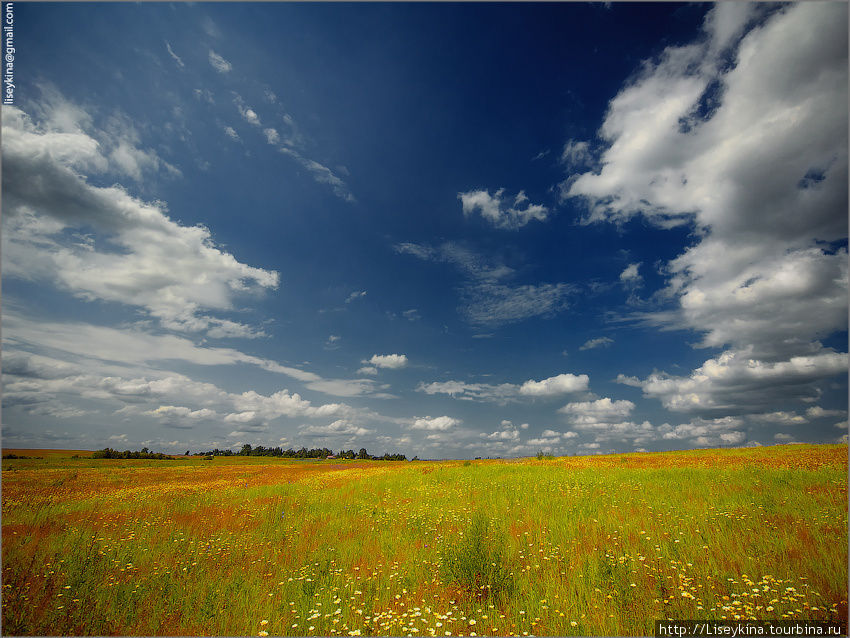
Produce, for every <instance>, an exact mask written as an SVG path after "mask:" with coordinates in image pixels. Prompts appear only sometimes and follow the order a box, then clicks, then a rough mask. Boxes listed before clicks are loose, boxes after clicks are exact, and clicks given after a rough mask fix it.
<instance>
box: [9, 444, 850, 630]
mask: <svg viewBox="0 0 850 638" xmlns="http://www.w3.org/2000/svg"><path fill="white" fill-rule="evenodd" d="M2 514H3V521H2V522H3V630H4V633H5V634H17V635H20V634H30V635H56V634H63V635H68V634H73V635H80V634H87V635H107V634H135V635H162V634H172V635H173V634H181V635H191V634H205V635H255V634H257V633H259V632H261V631H265V632H268V633H269V634H270V635H276V634H281V635H308V634H312V635H349V634H351V633H354V634H355V635H356V632H360V633H361V634H363V635H367V634H372V635H375V634H380V635H408V634H410V635H440V636H442V635H445V633H446V632H450V633H451V634H453V635H461V634H462V635H470V634H472V633H476V634H478V635H494V634H497V635H508V634H511V635H523V634H529V635H530V634H535V635H646V634H649V633H651V632H652V631H653V621H654V619H656V618H679V619H681V618H717V619H720V618H723V617H726V618H728V619H732V618H734V617H735V616H736V615H737V616H739V617H740V618H759V619H767V618H783V617H785V618H794V619H823V620H828V619H830V620H835V619H846V613H847V585H846V583H847V447H846V446H781V447H775V448H763V449H757V450H722V451H721V450H706V451H694V452H687V453H669V454H643V455H641V454H634V455H619V456H610V457H574V458H557V459H548V458H540V459H525V460H522V461H519V462H511V461H473V462H457V461H454V462H451V461H449V462H418V463H393V462H388V463H387V462H343V463H340V462H334V461H328V462H303V461H290V460H279V459H262V458H238V459H237V458H231V459H221V458H216V459H215V460H213V461H211V462H210V461H204V460H202V459H201V458H197V459H180V460H175V461H173V462H169V463H168V464H167V466H164V465H163V464H162V463H161V462H157V461H143V460H138V461H113V460H101V461H92V460H89V459H68V458H65V459H63V458H45V459H41V460H37V459H23V460H21V459H17V460H8V461H3V510H2ZM482 588H483V589H482ZM683 594H684V595H683ZM798 610H799V611H798ZM263 620H266V621H268V622H267V623H265V624H263V623H262V621H263ZM311 627H312V629H311Z"/></svg>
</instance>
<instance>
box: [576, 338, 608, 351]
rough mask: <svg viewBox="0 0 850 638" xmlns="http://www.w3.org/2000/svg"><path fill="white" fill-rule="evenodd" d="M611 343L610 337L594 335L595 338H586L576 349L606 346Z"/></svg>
mask: <svg viewBox="0 0 850 638" xmlns="http://www.w3.org/2000/svg"><path fill="white" fill-rule="evenodd" d="M612 343H614V340H613V339H612V338H611V337H596V338H595V339H588V340H587V341H585V342H584V343H583V344H582V345H580V346H579V348H578V349H579V350H593V349H594V348H607V347H608V346H610V345H611V344H612Z"/></svg>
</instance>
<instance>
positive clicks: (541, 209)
mask: <svg viewBox="0 0 850 638" xmlns="http://www.w3.org/2000/svg"><path fill="white" fill-rule="evenodd" d="M504 192H505V189H504V188H500V189H498V190H497V191H496V192H495V193H494V194H493V195H490V191H489V190H476V191H468V192H466V193H458V199H460V201H461V206H462V208H463V214H464V215H465V216H467V217H468V216H469V215H472V214H473V213H475V212H478V213H480V215H481V216H482V217H483V218H484V219H486V220H487V221H488V222H490V223H491V224H492V225H493V226H495V227H496V228H503V229H506V230H517V229H519V228H522V227H523V226H525V225H526V224H528V222H530V221H531V220H537V221H546V218H547V217H548V216H549V209H548V208H546V207H545V206H542V205H540V204H532V203H531V202H529V201H528V197H527V196H526V194H525V191H520V192H519V193H517V195H516V196H515V197H513V198H510V197H509V198H506V199H505V198H503V197H502V196H503V195H504ZM523 204H524V205H525V206H524V207H523Z"/></svg>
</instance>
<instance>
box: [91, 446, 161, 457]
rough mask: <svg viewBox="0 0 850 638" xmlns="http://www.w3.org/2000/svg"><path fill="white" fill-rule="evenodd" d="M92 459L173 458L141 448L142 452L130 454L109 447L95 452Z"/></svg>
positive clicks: (126, 451)
mask: <svg viewBox="0 0 850 638" xmlns="http://www.w3.org/2000/svg"><path fill="white" fill-rule="evenodd" d="M91 457H92V458H93V459H173V458H174V457H172V456H169V455H168V454H163V453H162V452H151V451H149V450H148V448H146V447H143V448H142V451H141V452H139V451H135V452H131V451H130V450H124V451H123V452H119V451H118V450H113V449H112V448H111V447H105V448H103V449H102V450H97V451H95V452H94V453H93V454H92V456H91Z"/></svg>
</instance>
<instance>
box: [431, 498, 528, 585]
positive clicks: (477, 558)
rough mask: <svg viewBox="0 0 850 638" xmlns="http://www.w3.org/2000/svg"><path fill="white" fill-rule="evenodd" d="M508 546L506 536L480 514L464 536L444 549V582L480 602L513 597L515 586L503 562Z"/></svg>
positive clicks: (474, 518)
mask: <svg viewBox="0 0 850 638" xmlns="http://www.w3.org/2000/svg"><path fill="white" fill-rule="evenodd" d="M505 543H506V540H505V537H504V534H500V533H498V532H497V531H496V530H494V529H491V526H490V521H489V519H488V518H487V517H486V516H484V515H483V514H482V513H478V514H476V515H475V516H474V517H473V518H472V521H471V522H470V524H469V527H467V529H466V531H465V532H464V533H463V534H462V536H460V538H458V539H457V540H456V541H455V543H453V544H452V545H449V546H448V547H447V548H446V549H445V550H443V563H442V571H443V574H442V575H443V580H444V581H446V582H447V583H449V584H453V585H456V586H457V587H460V588H461V589H463V590H464V591H466V592H467V593H468V594H469V595H470V596H474V597H475V598H479V599H481V598H490V597H492V598H494V599H499V598H501V597H502V596H507V595H510V593H511V592H512V590H513V584H514V583H513V576H512V575H511V573H510V571H509V570H508V569H507V568H506V567H505V565H504V563H503V559H502V548H503V547H504V546H505Z"/></svg>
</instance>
